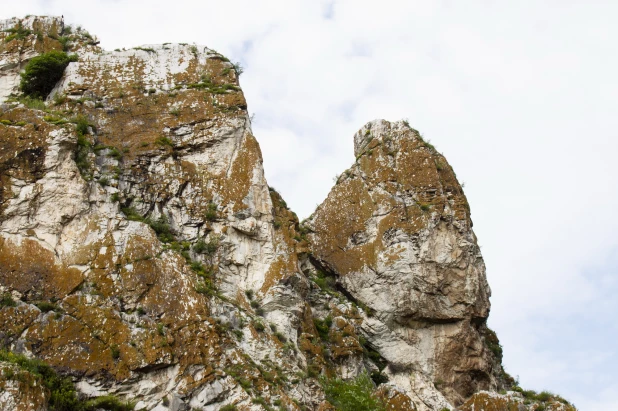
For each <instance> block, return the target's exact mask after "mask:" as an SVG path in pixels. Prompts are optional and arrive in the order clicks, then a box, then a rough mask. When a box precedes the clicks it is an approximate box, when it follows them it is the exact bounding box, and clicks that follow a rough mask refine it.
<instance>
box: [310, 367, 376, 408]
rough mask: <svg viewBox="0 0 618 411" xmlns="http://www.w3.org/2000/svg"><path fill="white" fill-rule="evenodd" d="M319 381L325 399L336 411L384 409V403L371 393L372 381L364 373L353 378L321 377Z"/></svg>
mask: <svg viewBox="0 0 618 411" xmlns="http://www.w3.org/2000/svg"><path fill="white" fill-rule="evenodd" d="M320 382H321V384H322V388H324V393H325V394H326V399H327V400H328V401H329V402H330V403H331V404H332V405H333V406H334V407H335V409H336V410H337V411H384V410H386V407H385V405H384V403H383V402H382V401H380V400H379V399H378V398H376V397H375V396H373V395H372V391H373V388H374V386H373V382H372V381H371V378H370V377H369V376H368V375H367V374H366V373H364V374H361V375H359V376H358V377H356V378H355V379H353V380H347V381H346V380H342V379H339V378H331V379H326V378H321V379H320Z"/></svg>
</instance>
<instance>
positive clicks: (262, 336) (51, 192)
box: [0, 17, 570, 411]
mask: <svg viewBox="0 0 618 411" xmlns="http://www.w3.org/2000/svg"><path fill="white" fill-rule="evenodd" d="M0 28H2V31H0V135H1V136H2V150H0V294H1V299H0V302H1V303H0V340H1V342H2V346H3V347H5V348H7V349H9V350H12V351H15V352H19V353H23V354H26V355H28V356H31V357H37V358H40V359H42V360H44V361H46V362H47V363H49V364H50V365H51V366H53V367H54V368H55V369H56V370H58V371H59V372H61V373H63V374H64V375H70V376H71V377H72V378H73V380H74V382H75V385H76V387H77V388H78V390H79V391H80V392H81V393H82V395H84V396H86V397H98V396H102V395H108V394H111V395H116V396H118V397H121V398H122V399H130V400H133V401H135V402H136V409H137V410H157V411H163V410H167V409H171V410H174V411H188V410H193V409H200V410H208V411H218V410H221V409H224V410H228V411H229V410H231V409H237V410H242V411H249V410H252V411H258V410H264V411H268V410H272V409H274V407H279V410H288V411H300V410H322V411H325V410H333V409H335V408H334V407H333V405H332V404H331V402H329V400H332V401H333V403H335V402H334V400H333V398H332V397H329V396H328V395H327V393H326V391H325V389H324V387H325V386H328V384H330V383H329V381H331V379H332V378H335V377H339V378H344V379H353V378H357V377H359V376H360V377H362V376H363V375H365V374H367V375H370V376H371V378H372V380H373V382H374V384H375V385H374V386H373V389H372V390H370V391H371V392H368V393H366V394H367V395H369V394H371V395H373V397H374V398H379V399H380V400H381V401H382V402H383V403H384V404H385V407H386V409H388V410H404V411H406V410H410V411H411V410H418V411H429V410H441V409H444V408H446V409H449V410H452V409H454V407H455V406H458V405H460V404H464V405H463V406H464V407H465V406H468V405H466V404H472V405H471V407H472V408H474V407H476V404H477V403H480V402H479V401H485V397H483V395H485V394H483V393H480V394H476V393H477V392H478V391H479V390H490V391H491V396H492V398H499V397H500V396H499V395H498V394H495V393H494V391H496V390H499V389H502V388H510V387H511V386H512V385H514V381H511V380H509V377H508V375H507V374H505V373H504V370H503V369H502V366H501V364H500V359H501V348H500V345H499V342H498V340H497V337H496V336H495V334H494V333H493V332H491V330H489V329H488V328H487V327H486V325H485V322H486V318H487V316H488V314H489V295H490V291H489V287H488V285H487V282H486V279H485V267H484V264H483V260H482V257H481V255H480V250H479V247H478V245H477V243H476V237H475V236H474V233H473V232H472V222H471V220H470V210H469V206H468V202H467V200H466V197H465V195H464V193H463V190H462V188H461V186H460V185H459V183H458V182H457V179H456V177H455V174H454V172H453V170H452V169H451V167H450V166H449V165H448V163H447V162H446V159H445V158H444V157H443V156H442V155H440V154H439V153H438V152H437V151H436V150H435V149H434V148H433V146H431V145H430V144H428V143H427V142H425V141H424V140H423V139H422V137H421V136H420V134H419V133H418V132H417V131H416V130H413V129H411V128H410V127H409V126H408V125H407V123H405V122H394V123H390V122H387V121H384V120H376V121H373V122H371V123H368V124H366V125H365V126H364V127H363V128H362V129H361V130H360V131H359V132H358V133H356V135H355V136H354V141H355V153H356V157H357V160H356V162H355V164H354V165H353V166H352V167H350V169H348V170H347V171H345V172H344V173H343V174H342V175H341V176H340V177H339V179H338V181H337V185H336V186H335V187H333V189H332V191H331V193H330V194H329V196H328V197H327V199H326V200H325V201H324V202H323V203H322V204H321V205H320V206H319V207H318V209H317V210H316V212H315V213H314V214H313V215H312V216H311V218H310V219H309V220H308V221H307V222H306V223H304V224H301V223H299V221H298V218H297V217H296V215H295V214H294V213H293V212H292V211H291V210H289V208H288V207H287V205H286V203H285V201H284V200H283V198H282V197H281V195H280V194H279V193H277V191H276V190H274V189H273V188H272V187H269V186H268V184H267V182H266V179H265V177H264V170H263V166H262V155H261V152H260V147H259V144H258V142H257V140H256V138H255V137H254V136H253V132H252V129H251V122H250V118H249V116H248V113H247V103H246V101H245V97H244V95H243V93H242V90H241V89H240V84H239V78H238V75H239V73H238V72H237V66H235V65H234V64H232V63H231V62H230V61H229V60H228V59H227V58H226V57H224V56H222V55H221V54H219V53H217V52H216V51H214V50H212V49H209V48H208V47H206V46H197V45H187V44H164V45H145V46H142V47H137V48H134V49H131V50H116V51H104V50H102V49H100V48H99V47H98V45H97V44H98V41H97V40H96V37H93V36H92V35H90V34H89V33H88V32H87V31H85V30H83V29H76V28H69V27H68V26H65V25H64V23H63V21H62V19H60V18H57V17H27V18H25V19H16V18H15V19H10V20H5V21H1V22H0ZM50 50H65V51H67V52H71V53H76V54H77V56H78V61H77V62H73V63H70V64H69V66H68V67H67V68H66V70H65V72H64V75H63V77H62V78H61V80H60V81H59V82H58V83H57V84H56V86H55V88H54V89H53V91H52V92H51V93H50V95H49V96H48V97H47V99H46V101H45V102H40V101H39V102H37V101H34V102H33V101H31V100H28V99H24V98H23V96H20V95H19V93H18V90H17V84H18V82H19V72H20V70H22V69H23V67H24V66H25V64H27V61H29V60H30V59H31V58H32V57H34V56H37V55H39V54H41V53H44V52H47V51H50ZM0 367H3V369H7V367H12V365H9V364H0ZM8 374H10V371H8ZM4 375H7V374H6V373H5V374H4ZM26 377H27V375H25V376H24V378H26ZM26 379H27V378H26ZM16 381H17V380H15V379H14V378H8V377H7V378H5V380H2V381H0V385H2V387H4V388H3V389H4V391H3V394H2V395H0V404H4V405H6V406H7V407H8V406H12V407H17V409H19V407H22V408H23V409H37V410H38V409H40V410H45V409H47V405H46V401H48V398H49V393H48V392H46V391H45V389H43V388H42V387H40V386H37V385H36V383H35V382H33V383H32V384H30V385H29V387H30V388H33V387H34V388H33V389H32V391H27V392H26V391H24V390H23V387H22V386H21V385H20V384H21V383H20V382H19V381H17V382H16ZM20 381H21V380H20ZM24 381H26V380H24ZM33 381H34V380H33ZM22 382H23V381H22ZM22 385H23V384H22ZM20 393H25V394H26V395H22V394H20ZM471 396H472V397H471ZM515 396H517V395H515ZM509 398H510V397H509ZM466 401H467V402H466ZM470 401H472V402H470ZM500 401H502V400H500ZM508 401H510V400H508ZM7 404H9V405H7ZM23 404H26V405H23ZM518 404H519V402H518ZM518 406H519V405H518ZM522 406H524V407H528V406H529V405H528V404H526V403H525V402H524V404H523V405H522ZM530 407H532V408H528V409H535V408H534V407H535V405H534V404H533V405H531V406H530ZM560 410H561V411H564V410H562V409H560ZM565 410H569V411H570V409H565Z"/></svg>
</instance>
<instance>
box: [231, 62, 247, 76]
mask: <svg viewBox="0 0 618 411" xmlns="http://www.w3.org/2000/svg"><path fill="white" fill-rule="evenodd" d="M232 67H233V68H234V71H235V72H236V75H237V76H238V77H240V75H241V74H242V73H244V72H245V69H244V68H243V66H242V65H241V64H240V62H239V61H237V62H236V63H234V64H232Z"/></svg>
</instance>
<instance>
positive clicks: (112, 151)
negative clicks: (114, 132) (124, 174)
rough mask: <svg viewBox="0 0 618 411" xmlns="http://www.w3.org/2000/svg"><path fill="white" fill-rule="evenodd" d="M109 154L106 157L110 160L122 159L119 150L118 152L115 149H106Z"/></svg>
mask: <svg viewBox="0 0 618 411" xmlns="http://www.w3.org/2000/svg"><path fill="white" fill-rule="evenodd" d="M108 148H109V149H110V150H109V153H107V155H108V156H109V157H111V158H114V159H116V160H121V159H122V153H121V152H120V150H118V149H117V148H116V147H108Z"/></svg>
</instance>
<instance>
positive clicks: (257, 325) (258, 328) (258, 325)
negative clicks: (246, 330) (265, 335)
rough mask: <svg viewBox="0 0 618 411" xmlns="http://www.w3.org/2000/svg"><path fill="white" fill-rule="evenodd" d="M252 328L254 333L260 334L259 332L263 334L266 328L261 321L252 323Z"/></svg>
mask: <svg viewBox="0 0 618 411" xmlns="http://www.w3.org/2000/svg"><path fill="white" fill-rule="evenodd" d="M253 328H255V331H257V332H260V333H261V332H263V331H264V330H265V329H266V326H265V325H264V323H262V322H261V321H254V322H253Z"/></svg>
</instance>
